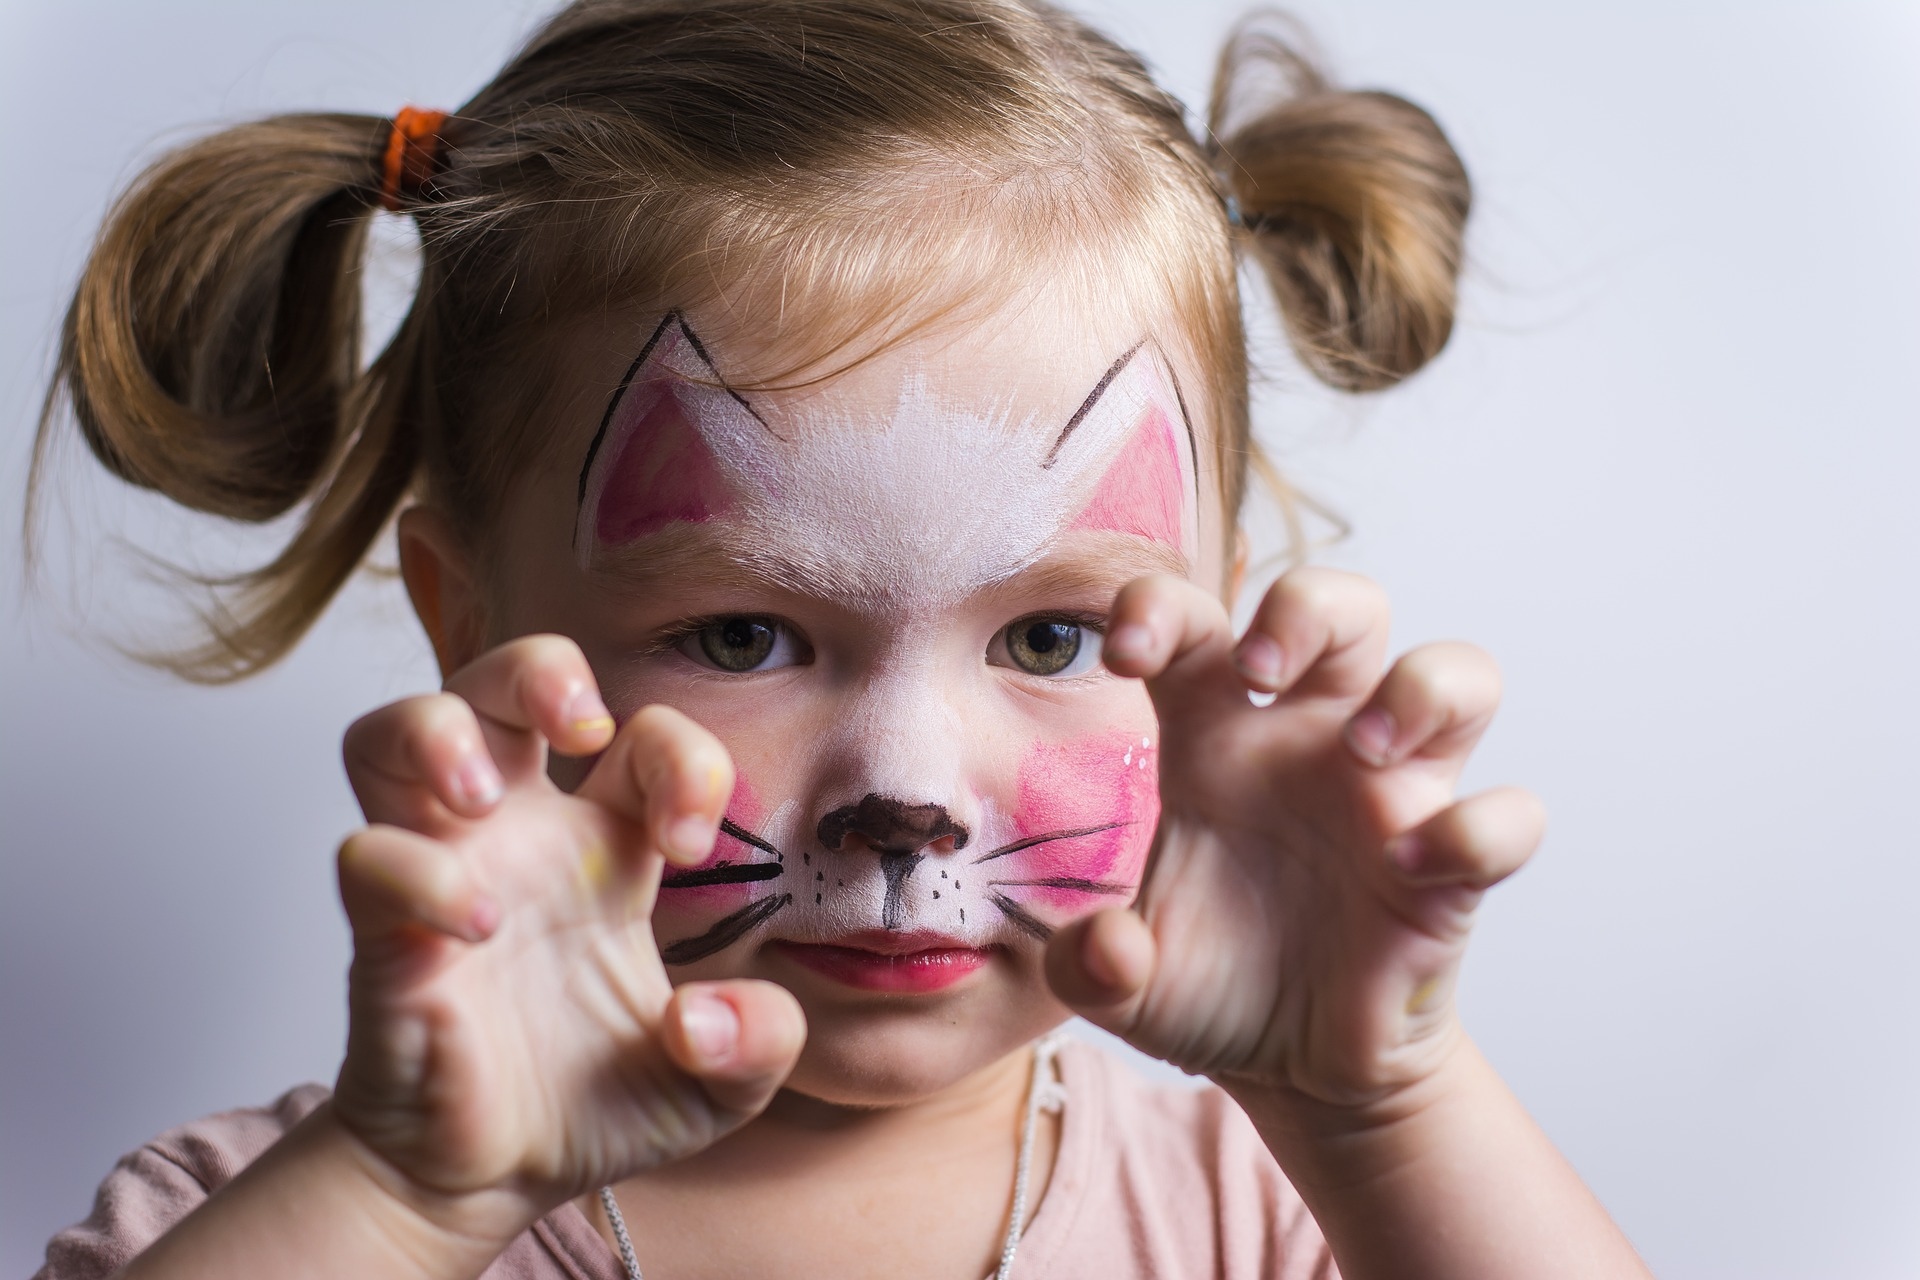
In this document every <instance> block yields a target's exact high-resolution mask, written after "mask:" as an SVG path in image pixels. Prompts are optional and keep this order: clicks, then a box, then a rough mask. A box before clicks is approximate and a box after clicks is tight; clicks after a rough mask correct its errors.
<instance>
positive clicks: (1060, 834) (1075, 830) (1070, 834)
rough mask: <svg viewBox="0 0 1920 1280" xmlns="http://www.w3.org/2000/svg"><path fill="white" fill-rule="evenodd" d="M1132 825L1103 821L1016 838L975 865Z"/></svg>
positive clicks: (993, 850) (978, 858)
mask: <svg viewBox="0 0 1920 1280" xmlns="http://www.w3.org/2000/svg"><path fill="white" fill-rule="evenodd" d="M1132 825H1133V824H1132V823H1131V822H1103V823H1101V824H1100V825H1098V826H1095V827H1069V828H1068V829H1066V830H1065V831H1047V832H1043V833H1041V834H1040V835H1037V836H1028V837H1026V838H1025V839H1023V840H1015V841H1014V842H1013V843H1012V844H1003V845H1001V846H1000V847H999V848H998V849H991V850H988V851H987V852H986V853H983V854H981V855H980V856H979V857H977V858H975V859H974V860H973V865H974V866H979V865H980V864H981V863H983V862H992V861H993V860H994V859H995V858H1004V857H1006V856H1007V855H1008V854H1010V853H1018V852H1020V851H1021V850H1022V849H1031V848H1033V846H1035V845H1037V844H1051V843H1052V842H1053V841H1055V840H1072V839H1075V838H1076V837H1079V836H1097V835H1099V834H1100V833H1101V832H1102V831H1112V830H1114V829H1115V828H1118V827H1130V826H1132Z"/></svg>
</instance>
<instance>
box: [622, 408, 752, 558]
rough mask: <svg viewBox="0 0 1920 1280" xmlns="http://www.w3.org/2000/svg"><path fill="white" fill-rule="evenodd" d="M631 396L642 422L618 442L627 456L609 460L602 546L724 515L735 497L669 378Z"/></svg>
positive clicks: (628, 427)
mask: <svg viewBox="0 0 1920 1280" xmlns="http://www.w3.org/2000/svg"><path fill="white" fill-rule="evenodd" d="M628 394H629V402H630V403H631V404H632V405H633V406H634V412H635V413H636V414H637V415H638V416H637V418H636V419H634V420H632V421H631V422H630V424H628V425H626V426H625V428H624V430H622V431H620V432H619V434H618V435H617V436H616V439H618V440H619V442H620V452H619V454H618V455H617V456H616V457H614V458H613V459H611V460H610V469H609V471H608V474H607V482H606V487H605V488H603V489H602V490H601V492H600V506H599V509H598V511H597V512H596V513H595V520H594V533H595V535H596V536H597V537H598V539H599V541H600V542H601V543H602V544H605V545H618V544H620V543H625V542H632V541H634V540H635V539H637V538H644V537H646V536H647V535H648V534H650V533H654V532H657V531H658V530H660V529H663V528H665V527H666V526H667V525H670V524H675V523H681V522H684V523H687V524H699V523H701V522H703V521H707V520H711V519H713V518H714V517H716V516H720V515H724V514H725V513H726V511H727V509H728V507H729V506H730V505H731V497H732V495H731V494H730V493H729V491H728V488H727V484H726V480H725V479H724V478H723V477H722V475H721V473H720V467H719V464H718V463H717V462H715V461H714V457H713V453H712V451H711V450H709V449H708V448H707V445H706V442H705V441H704V440H702V439H701V437H700V433H699V432H698V431H697V430H695V429H694V427H693V424H692V423H690V422H688V421H687V415H686V411H685V410H684V409H683V408H682V406H681V404H680V401H679V398H678V397H676V396H675V395H674V394H673V389H672V387H671V386H670V385H669V384H668V382H667V380H666V378H665V377H660V378H656V379H655V380H654V381H652V382H651V383H649V384H647V385H645V386H640V387H634V388H632V390H631V391H630V392H629V393H628Z"/></svg>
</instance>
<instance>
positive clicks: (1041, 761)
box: [989, 733, 1160, 913]
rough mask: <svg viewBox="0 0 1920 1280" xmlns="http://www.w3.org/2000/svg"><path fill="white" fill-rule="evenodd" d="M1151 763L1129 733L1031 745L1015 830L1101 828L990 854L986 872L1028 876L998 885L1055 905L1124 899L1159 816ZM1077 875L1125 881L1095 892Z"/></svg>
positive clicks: (1089, 880) (1143, 744) (1154, 760)
mask: <svg viewBox="0 0 1920 1280" xmlns="http://www.w3.org/2000/svg"><path fill="white" fill-rule="evenodd" d="M1159 763H1160V762H1159V754H1158V752H1157V751H1155V750H1154V748H1153V747H1152V746H1151V745H1150V744H1149V741H1148V739H1146V738H1145V737H1144V736H1141V735H1137V734H1131V733H1102V734H1094V735H1091V736H1089V737H1085V738H1077V739H1074V740H1072V741H1068V742H1042V743H1039V744H1037V745H1035V746H1034V747H1033V748H1032V749H1031V750H1030V751H1028V752H1027V756H1026V759H1025V760H1023V761H1022V762H1021V765H1020V775H1019V776H1020V792H1019V796H1020V798H1019V809H1018V812H1017V813H1016V815H1015V819H1014V821H1015V829H1016V831H1017V834H1018V838H1020V839H1028V838H1031V837H1034V836H1042V835H1047V834H1050V833H1053V832H1061V831H1077V830H1084V829H1086V828H1094V827H1098V828H1105V829H1104V830H1099V831H1096V832H1094V833H1092V834H1089V835H1083V836H1074V837H1071V838H1068V839H1060V840H1049V841H1046V842H1045V843H1042V844H1036V845H1034V846H1033V847H1031V848H1028V849H1023V850H1020V851H1019V852H1017V853H1013V854H1009V855H1008V856H1007V857H1005V858H1002V859H998V860H996V861H995V862H994V863H991V864H989V866H990V867H991V869H992V878H993V880H995V881H997V882H1006V881H1024V882H1029V883H1023V884H1017V885H1007V886H1005V887H1006V891H1007V892H1009V893H1010V894H1011V895H1012V896H1014V897H1016V898H1018V899H1019V900H1020V901H1022V902H1032V903H1036V904H1039V905H1044V906H1047V907H1051V908H1054V909H1056V910H1057V911H1062V912H1070V913H1071V912H1078V911H1085V910H1087V909H1088V908H1089V907H1091V906H1093V905H1095V903H1096V902H1097V901H1106V902H1110V903H1120V902H1125V901H1127V899H1128V897H1130V896H1131V891H1132V890H1133V889H1134V888H1136V887H1137V886H1138V885H1139V883H1140V877H1141V874H1142V872H1143V871H1144V870H1145V867H1146V859H1147V850H1148V848H1149V846H1150V845H1151V844H1152V842H1153V830H1154V825H1155V823H1157V822H1158V821H1159V818H1160V771H1159ZM1035 881H1056V882H1060V883H1054V884H1036V883H1031V882H1035ZM1069 882H1071V883H1069ZM1079 882H1085V883H1086V884H1091V885H1098V886H1108V887H1112V886H1125V887H1126V889H1127V890H1128V893H1127V894H1125V895H1120V894H1114V893H1111V892H1102V891H1100V890H1099V889H1089V888H1086V887H1083V886H1081V885H1080V883H1079Z"/></svg>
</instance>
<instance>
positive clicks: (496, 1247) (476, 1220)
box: [289, 1102, 545, 1277]
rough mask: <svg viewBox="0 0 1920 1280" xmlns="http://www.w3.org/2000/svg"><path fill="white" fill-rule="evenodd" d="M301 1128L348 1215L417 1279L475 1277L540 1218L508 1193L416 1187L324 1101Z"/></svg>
mask: <svg viewBox="0 0 1920 1280" xmlns="http://www.w3.org/2000/svg"><path fill="white" fill-rule="evenodd" d="M308 1125H312V1126H313V1132H312V1133H311V1134H310V1135H307V1136H308V1139H309V1141H310V1142H311V1143H312V1146H313V1149H314V1151H315V1154H316V1155H318V1156H320V1157H321V1158H324V1159H325V1160H326V1161H327V1162H328V1163H329V1164H330V1165H331V1166H332V1167H333V1168H335V1169H336V1170H338V1172H339V1180H340V1183H341V1185H342V1188H343V1191H345V1193H346V1194H348V1195H350V1196H351V1197H352V1199H353V1201H354V1208H355V1209H356V1210H357V1211H358V1212H360V1213H362V1214H364V1215H365V1221H367V1222H368V1223H369V1224H370V1225H372V1226H373V1227H375V1228H376V1229H378V1230H379V1231H380V1232H381V1233H382V1234H383V1235H385V1236H386V1237H387V1239H388V1240H389V1241H390V1243H391V1244H392V1246H393V1248H394V1250H395V1252H396V1253H398V1254H399V1255H401V1256H404V1257H407V1258H409V1259H411V1260H413V1261H414V1262H415V1263H416V1264H417V1266H416V1268H415V1270H416V1271H417V1273H418V1274H420V1275H423V1276H434V1277H439V1276H445V1275H467V1274H471V1275H478V1274H479V1273H480V1272H481V1271H483V1270H485V1269H486V1267H487V1266H488V1265H490V1264H491V1263H492V1262H493V1260H494V1259H495V1258H496V1257H498V1256H499V1254H500V1253H501V1251H503V1250H504V1249H505V1248H506V1247H507V1246H508V1245H509V1244H510V1243H512V1242H513V1240H514V1239H515V1238H516V1237H518V1236H519V1235H520V1234H521V1233H523V1232H524V1231H526V1230H527V1229H528V1228H529V1227H531V1226H532V1225H533V1224H534V1223H535V1222H537V1221H538V1220H539V1219H540V1217H541V1215H542V1213H544V1212H545V1208H544V1207H541V1206H536V1205H534V1204H533V1203H531V1202H530V1201H529V1200H528V1199H527V1198H526V1197H525V1196H523V1195H520V1194H519V1193H517V1192H515V1191H511V1190H507V1189H502V1188H482V1189H476V1190H470V1191H446V1190H442V1189H438V1188H434V1187H430V1186H427V1185H425V1184H423V1183H421V1182H420V1181H419V1180H417V1179H415V1178H413V1177H411V1176H410V1175H408V1174H407V1173H405V1172H404V1171H403V1170H401V1169H400V1168H399V1167H398V1166H397V1165H395V1164H394V1163H393V1162H392V1161H391V1160H389V1159H387V1158H386V1157H385V1156H383V1155H381V1154H380V1153H379V1152H378V1151H377V1150H375V1149H374V1147H373V1146H372V1145H371V1144H369V1143H368V1142H367V1141H366V1140H365V1139H364V1138H362V1137H360V1135H358V1134H357V1133H355V1132H354V1131H353V1129H352V1128H351V1127H350V1126H349V1125H348V1124H347V1123H346V1122H345V1121H344V1120H342V1119H341V1117H340V1115H339V1114H338V1112H336V1111H335V1110H334V1108H333V1105H332V1103H331V1102H328V1103H323V1104H322V1105H321V1106H320V1108H319V1109H317V1110H316V1111H315V1112H314V1113H313V1115H311V1116H309V1117H308V1118H307V1120H306V1121H304V1122H302V1124H301V1126H300V1128H301V1129H305V1128H306V1127H307V1126H308ZM296 1132H297V1131H296ZM289 1136H291V1135H289Z"/></svg>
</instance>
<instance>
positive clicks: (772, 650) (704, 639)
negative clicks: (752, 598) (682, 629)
mask: <svg viewBox="0 0 1920 1280" xmlns="http://www.w3.org/2000/svg"><path fill="white" fill-rule="evenodd" d="M799 650H800V646H799V645H798V644H796V643H795V642H794V637H793V633H792V632H791V631H789V630H788V629H787V627H786V626H785V625H784V624H782V623H780V622H776V621H774V620H773V619H771V618H716V619H715V620H714V621H712V622H709V623H707V624H706V625H705V626H703V627H701V628H700V629H699V630H698V631H695V632H693V633H692V634H691V635H689V636H688V637H687V638H686V639H685V640H683V641H681V643H680V651H681V652H682V653H684V654H686V655H687V656H688V657H689V658H692V659H693V660H694V661H695V662H701V663H703V665H706V666H711V667H717V668H719V669H720V670H721V671H732V672H736V673H739V672H746V671H771V670H773V669H774V668H776V667H791V666H793V665H794V664H795V663H797V662H799V661H800V660H801V659H800V652H799Z"/></svg>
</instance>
